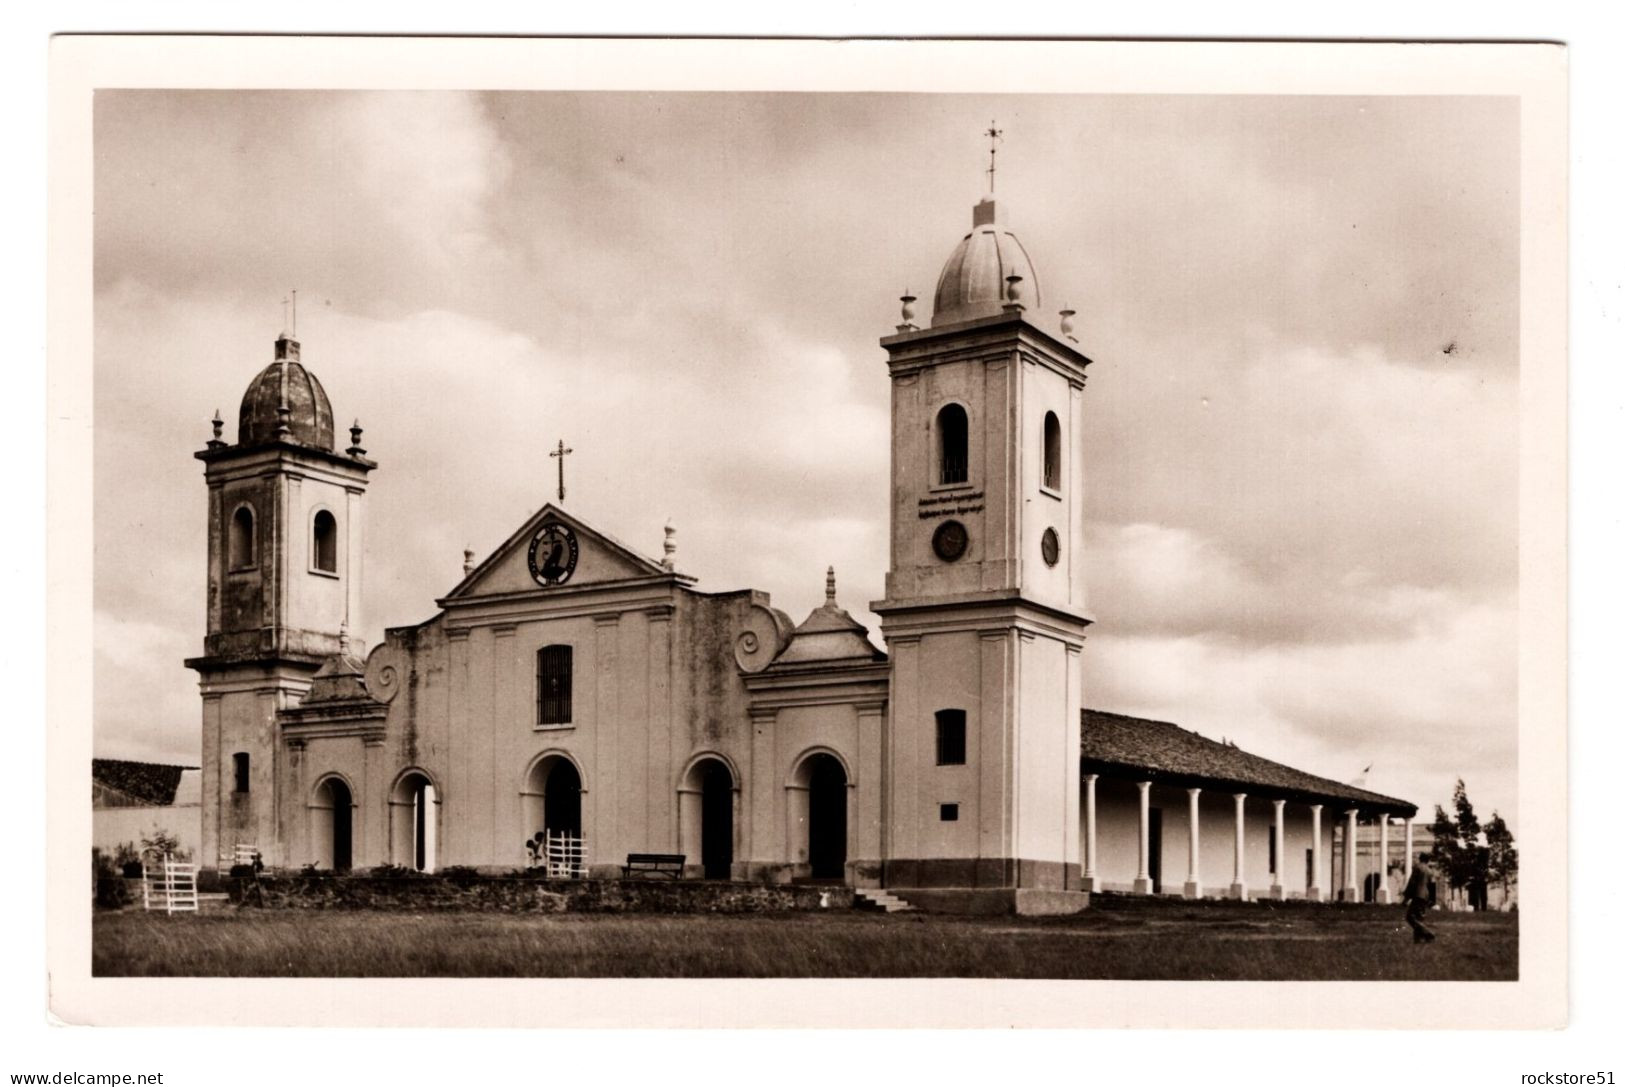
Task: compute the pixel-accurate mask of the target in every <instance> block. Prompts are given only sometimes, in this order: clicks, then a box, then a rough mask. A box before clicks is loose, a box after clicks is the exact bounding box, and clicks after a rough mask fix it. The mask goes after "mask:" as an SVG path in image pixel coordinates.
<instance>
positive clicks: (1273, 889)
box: [1270, 800, 1286, 899]
mask: <svg viewBox="0 0 1625 1087" xmlns="http://www.w3.org/2000/svg"><path fill="white" fill-rule="evenodd" d="M1274 804H1275V831H1274V834H1275V873H1274V875H1272V876H1271V878H1270V897H1271V898H1275V899H1283V898H1285V897H1286V879H1285V878H1284V877H1283V876H1282V875H1281V873H1282V872H1284V871H1286V801H1285V800H1277V801H1274Z"/></svg>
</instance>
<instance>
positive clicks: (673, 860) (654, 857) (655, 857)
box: [621, 853, 688, 879]
mask: <svg viewBox="0 0 1625 1087" xmlns="http://www.w3.org/2000/svg"><path fill="white" fill-rule="evenodd" d="M687 859H688V858H687V857H686V856H684V855H683V854H682V853H628V854H627V855H626V863H625V864H623V865H622V866H621V877H622V878H623V879H631V878H632V876H633V874H634V873H636V874H637V875H648V876H667V877H670V878H671V879H682V878H683V861H685V860H687Z"/></svg>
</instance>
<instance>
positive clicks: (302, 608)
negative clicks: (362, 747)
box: [186, 332, 377, 868]
mask: <svg viewBox="0 0 1625 1087" xmlns="http://www.w3.org/2000/svg"><path fill="white" fill-rule="evenodd" d="M275 352H276V353H275V357H274V359H273V360H272V362H271V363H270V365H268V366H266V367H265V369H263V370H261V371H260V373H259V374H258V375H257V376H256V377H255V378H254V380H253V381H252V382H250V384H249V386H248V390H247V391H246V392H245V393H244V394H243V399H242V405H241V408H240V409H239V411H238V416H237V442H236V444H231V443H228V442H226V441H225V440H224V439H223V437H222V431H223V429H224V423H223V421H222V420H221V419H220V416H219V413H218V412H217V413H216V414H215V419H214V424H213V425H214V436H213V437H212V438H211V439H210V440H209V442H208V444H207V446H206V447H205V448H204V449H202V450H200V451H198V452H197V453H196V454H195V456H196V457H197V458H198V459H199V460H201V461H202V462H203V465H204V480H205V482H206V483H207V486H208V489H209V508H208V595H207V614H206V622H205V633H204V640H203V655H202V656H200V657H194V658H191V659H189V660H188V661H187V662H186V663H187V666H188V667H190V668H192V669H194V670H196V671H197V673H198V676H199V686H200V688H201V691H202V696H203V756H202V761H203V843H202V844H203V853H202V856H201V857H199V858H198V859H199V863H200V864H201V866H202V867H205V868H212V867H214V866H215V864H216V862H217V861H222V862H225V863H229V855H230V854H231V852H232V850H233V849H234V847H235V846H236V845H238V844H243V845H254V846H258V847H260V848H261V850H262V852H263V853H264V859H265V862H266V863H267V864H277V863H281V861H282V858H281V857H280V856H279V855H278V852H279V849H280V847H279V845H278V843H279V842H281V841H282V840H283V838H284V836H283V835H282V834H280V833H279V829H280V822H281V821H282V820H284V819H286V818H288V817H290V816H291V814H292V813H284V812H281V811H279V807H280V806H281V805H285V804H290V803H297V799H298V798H291V797H281V798H279V797H278V796H277V790H276V783H277V782H278V781H279V780H282V775H280V774H279V773H278V769H279V767H278V763H279V761H280V760H282V759H284V758H287V757H289V753H288V752H285V751H284V750H283V749H282V745H281V744H280V742H279V737H278V735H277V722H276V715H277V712H278V711H279V710H282V709H285V708H290V707H292V706H294V705H296V704H297V703H298V701H299V699H300V697H301V696H303V695H304V694H305V692H307V691H308V690H309V689H310V685H311V681H312V679H313V678H314V676H315V675H316V672H317V671H318V669H320V668H322V666H323V665H324V664H327V663H329V662H330V661H332V660H335V659H337V660H340V661H345V660H350V661H354V658H355V656H356V655H357V654H359V652H360V647H359V645H358V644H354V643H352V641H351V639H350V635H349V632H350V631H352V630H354V629H356V627H357V626H358V625H359V618H360V603H361V554H362V547H361V541H362V536H361V533H362V527H363V517H362V500H363V498H364V496H365V494H366V489H367V476H368V473H369V472H371V471H372V469H374V468H375V467H377V465H376V463H375V462H373V461H371V460H368V459H367V457H366V455H365V454H366V450H365V449H363V448H361V428H360V426H359V425H357V426H353V427H351V428H350V445H349V447H348V448H347V449H345V450H344V451H342V452H340V451H339V450H337V449H336V448H335V441H334V425H333V408H332V404H331V403H330V402H329V401H328V398H327V393H326V391H325V390H324V389H323V388H322V385H321V382H319V381H318V380H316V375H315V374H312V373H311V372H310V371H308V370H306V369H305V368H304V366H303V365H301V363H300V361H299V341H298V340H296V339H294V338H293V337H292V336H291V335H289V334H288V333H286V332H284V333H283V334H282V335H281V336H280V337H278V339H277V341H276V349H275ZM356 667H357V668H359V664H357V665H356Z"/></svg>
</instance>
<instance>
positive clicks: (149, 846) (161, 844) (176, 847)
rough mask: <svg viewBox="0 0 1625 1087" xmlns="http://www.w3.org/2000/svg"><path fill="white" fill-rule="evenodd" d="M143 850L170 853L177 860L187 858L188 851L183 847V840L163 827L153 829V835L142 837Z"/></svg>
mask: <svg viewBox="0 0 1625 1087" xmlns="http://www.w3.org/2000/svg"><path fill="white" fill-rule="evenodd" d="M141 850H142V852H146V851H147V850H152V851H153V852H155V853H160V854H162V853H168V854H169V855H170V856H172V857H174V858H175V859H176V860H185V859H186V853H185V852H184V851H182V849H181V840H180V839H179V838H177V837H176V836H175V835H173V834H171V833H169V831H167V830H165V829H163V828H162V827H157V828H155V829H154V830H153V832H152V835H151V837H147V838H142V839H141Z"/></svg>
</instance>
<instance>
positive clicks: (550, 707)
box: [536, 645, 570, 725]
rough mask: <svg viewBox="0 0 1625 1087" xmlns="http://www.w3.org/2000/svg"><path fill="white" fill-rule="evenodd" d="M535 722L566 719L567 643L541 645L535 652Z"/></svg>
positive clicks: (564, 722)
mask: <svg viewBox="0 0 1625 1087" xmlns="http://www.w3.org/2000/svg"><path fill="white" fill-rule="evenodd" d="M536 723H537V724H538V725H568V724H569V723H570V647H569V646H567V645H549V646H543V647H542V648H541V649H540V650H538V651H537V653H536Z"/></svg>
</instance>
